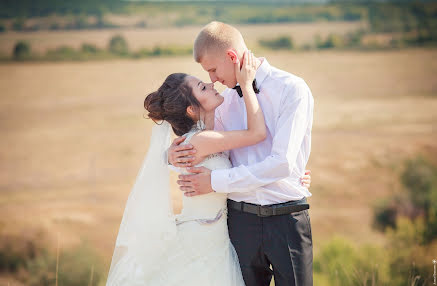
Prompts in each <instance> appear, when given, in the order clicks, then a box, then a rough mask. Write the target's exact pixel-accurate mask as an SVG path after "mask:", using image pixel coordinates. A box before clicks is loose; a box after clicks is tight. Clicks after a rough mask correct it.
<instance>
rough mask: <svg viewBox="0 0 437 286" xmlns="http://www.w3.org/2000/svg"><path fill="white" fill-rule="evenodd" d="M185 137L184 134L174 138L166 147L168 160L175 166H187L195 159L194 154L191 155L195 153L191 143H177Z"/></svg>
mask: <svg viewBox="0 0 437 286" xmlns="http://www.w3.org/2000/svg"><path fill="white" fill-rule="evenodd" d="M185 138H186V137H185V136H182V137H178V138H176V139H175V140H173V143H172V144H171V145H170V147H169V148H168V162H169V163H170V164H172V165H173V166H175V167H180V168H185V167H189V166H191V163H192V162H193V161H194V159H195V157H194V156H191V155H193V154H195V153H196V149H194V147H193V145H191V144H186V145H179V144H181V143H182V142H184V140H185Z"/></svg>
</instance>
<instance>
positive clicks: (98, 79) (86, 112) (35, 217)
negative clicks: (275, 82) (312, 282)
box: [0, 28, 437, 266]
mask: <svg viewBox="0 0 437 286" xmlns="http://www.w3.org/2000/svg"><path fill="white" fill-rule="evenodd" d="M251 29H253V30H252V31H253V32H254V33H255V32H256V30H255V29H254V28H251ZM194 30H195V29H194V28H193V30H190V29H187V31H191V32H187V34H186V35H191V34H189V33H194ZM196 30H197V29H196ZM78 33H79V32H78ZM2 41H4V38H2ZM3 43H4V42H3ZM2 47H3V45H2ZM256 56H265V57H267V59H268V60H269V62H270V63H271V64H272V65H274V66H276V67H278V68H281V69H284V70H287V71H289V72H291V73H294V74H297V75H299V76H301V77H303V78H304V79H305V80H306V82H307V83H308V85H309V86H310V88H311V90H312V92H313V96H314V99H315V110H314V127H313V145H312V152H311V157H310V162H309V165H308V168H310V169H311V170H312V180H313V183H312V187H311V189H310V191H311V192H312V194H313V196H312V197H311V198H310V199H309V202H310V204H311V209H310V216H311V223H312V233H313V241H314V251H315V253H317V251H318V249H319V248H320V245H322V244H323V242H324V241H327V240H329V239H330V238H331V237H332V236H334V235H342V236H345V237H347V238H350V239H352V240H354V241H356V242H357V243H363V242H373V243H377V244H380V243H383V242H384V237H383V236H382V235H381V234H379V233H377V232H375V231H374V230H372V228H371V225H370V224H371V219H372V208H371V206H372V204H373V203H374V202H375V201H376V200H377V199H379V198H382V197H385V196H387V195H389V194H391V193H392V192H394V191H396V190H397V189H399V188H400V184H399V181H398V175H399V172H400V171H401V167H402V162H403V160H404V159H406V158H409V157H410V156H414V155H415V154H417V153H424V154H426V155H427V156H428V157H430V158H432V159H433V160H434V161H436V160H437V133H436V127H437V117H436V116H435V111H436V110H437V85H436V81H435V76H434V75H435V74H436V73H437V62H436V61H435V60H433V59H435V58H436V57H437V50H424V49H423V50H422V49H409V50H402V51H389V52H388V51H387V52H365V53H359V52H335V51H326V52H306V53H289V52H270V53H263V54H256ZM172 72H187V73H190V74H194V75H196V76H198V77H200V78H202V79H203V80H208V77H207V74H206V73H205V72H204V71H203V70H202V69H201V67H200V65H197V64H196V63H195V62H194V61H193V60H192V58H191V57H174V58H155V59H147V60H138V61H131V60H114V61H106V62H86V63H68V62H63V63H14V64H2V65H0V89H1V90H2V96H1V97H0V108H1V113H0V114H1V120H0V131H1V133H2V140H1V141H0V152H1V153H0V156H1V161H0V162H1V163H0V164H1V169H2V172H1V173H0V205H1V207H0V229H1V230H2V231H6V232H19V233H22V234H23V235H27V234H29V233H31V232H32V231H35V230H36V229H38V228H42V229H45V230H47V231H48V232H49V233H50V235H51V236H52V239H53V241H55V239H56V235H57V233H59V234H60V238H61V247H68V246H69V245H73V244H75V243H77V242H79V241H80V240H81V239H84V238H87V239H88V240H90V241H91V242H92V243H93V244H94V245H95V247H96V248H97V249H98V250H99V251H100V253H101V254H102V255H103V257H104V258H105V263H107V264H108V266H109V263H110V259H111V255H112V251H113V247H114V243H115V238H116V235H117V231H118V227H119V223H120V220H121V216H122V213H123V209H124V206H125V203H126V199H127V196H128V194H129V192H130V190H131V187H132V186H133V182H134V180H135V177H136V175H137V172H138V170H139V167H140V164H141V162H142V160H143V158H144V156H145V154H146V151H147V148H148V138H149V135H150V130H151V127H152V122H151V121H150V120H147V119H144V118H143V117H142V116H143V112H144V110H143V100H144V97H145V95H146V94H147V93H148V92H150V91H153V90H154V89H155V88H157V87H158V86H159V85H160V83H161V82H162V81H163V80H164V78H165V77H166V75H168V74H169V73H172ZM216 87H217V88H218V89H219V90H223V87H221V86H219V84H216ZM173 180H175V176H174V174H173ZM175 186H176V185H175V184H173V187H174V191H173V195H174V205H175V210H176V211H179V210H180V208H181V204H180V200H181V192H180V191H179V190H177V188H176V187H175ZM53 245H55V244H53Z"/></svg>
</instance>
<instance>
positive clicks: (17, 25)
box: [12, 18, 26, 31]
mask: <svg viewBox="0 0 437 286" xmlns="http://www.w3.org/2000/svg"><path fill="white" fill-rule="evenodd" d="M25 23H26V21H25V20H24V19H23V18H16V19H14V21H13V22H12V30H14V31H22V30H23V29H24V25H25Z"/></svg>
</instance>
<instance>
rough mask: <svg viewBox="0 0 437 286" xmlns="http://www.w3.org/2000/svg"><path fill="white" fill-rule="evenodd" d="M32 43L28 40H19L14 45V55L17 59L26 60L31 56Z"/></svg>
mask: <svg viewBox="0 0 437 286" xmlns="http://www.w3.org/2000/svg"><path fill="white" fill-rule="evenodd" d="M30 52H31V48H30V44H29V43H28V42H26V41H19V42H17V43H16V44H15V46H14V52H13V57H14V59H15V60H24V59H27V58H29V57H30Z"/></svg>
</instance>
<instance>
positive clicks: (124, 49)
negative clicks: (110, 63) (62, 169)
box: [108, 35, 129, 56]
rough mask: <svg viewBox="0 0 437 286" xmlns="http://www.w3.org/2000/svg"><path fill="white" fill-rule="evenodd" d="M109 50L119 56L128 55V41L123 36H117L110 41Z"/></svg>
mask: <svg viewBox="0 0 437 286" xmlns="http://www.w3.org/2000/svg"><path fill="white" fill-rule="evenodd" d="M108 50H109V51H110V52H111V53H114V54H117V55H123V56H125V55H128V53H129V48H128V45H127V42H126V40H125V39H124V38H123V36H121V35H115V36H113V37H112V38H111V40H110V41H109V46H108Z"/></svg>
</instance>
